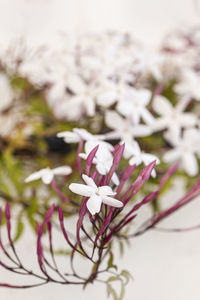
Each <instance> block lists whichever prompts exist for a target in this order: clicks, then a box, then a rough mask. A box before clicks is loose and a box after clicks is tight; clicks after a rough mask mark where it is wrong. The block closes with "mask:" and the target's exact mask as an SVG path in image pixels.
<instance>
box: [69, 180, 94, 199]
mask: <svg viewBox="0 0 200 300" xmlns="http://www.w3.org/2000/svg"><path fill="white" fill-rule="evenodd" d="M69 189H70V191H72V192H73V193H75V194H78V195H81V196H85V197H90V196H91V195H93V194H95V191H94V189H93V188H92V187H91V186H88V185H85V184H79V183H71V184H70V185H69Z"/></svg>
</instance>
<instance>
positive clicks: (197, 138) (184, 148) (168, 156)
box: [163, 128, 200, 176]
mask: <svg viewBox="0 0 200 300" xmlns="http://www.w3.org/2000/svg"><path fill="white" fill-rule="evenodd" d="M199 149H200V131H199V130H198V129H196V128H191V129H187V130H185V131H184V133H183V136H182V138H180V139H179V141H177V143H176V144H175V145H174V148H173V149H172V150H169V151H168V152H166V153H165V154H164V156H163V160H164V161H165V162H167V163H173V162H177V161H180V163H181V166H182V168H183V170H184V171H185V172H186V173H187V174H188V175H190V176H195V175H197V174H198V170H199V167H198V161H197V158H196V156H195V154H199Z"/></svg>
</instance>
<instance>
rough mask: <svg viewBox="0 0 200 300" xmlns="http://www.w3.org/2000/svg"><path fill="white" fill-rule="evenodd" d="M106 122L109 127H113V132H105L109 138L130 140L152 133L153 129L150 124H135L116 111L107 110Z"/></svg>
mask: <svg viewBox="0 0 200 300" xmlns="http://www.w3.org/2000/svg"><path fill="white" fill-rule="evenodd" d="M105 123H106V125H107V126H108V127H109V128H111V129H113V131H112V132H109V133H107V134H105V136H106V138H107V139H108V138H109V139H121V140H123V141H130V140H131V139H133V138H135V137H142V136H148V135H150V134H151V133H152V129H151V128H150V127H149V126H147V125H142V124H138V125H134V124H132V122H131V121H130V120H129V119H128V118H122V117H121V116H120V115H119V114H118V113H117V112H115V111H106V113H105Z"/></svg>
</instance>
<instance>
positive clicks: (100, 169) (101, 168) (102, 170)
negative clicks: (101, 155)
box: [96, 161, 107, 175]
mask: <svg viewBox="0 0 200 300" xmlns="http://www.w3.org/2000/svg"><path fill="white" fill-rule="evenodd" d="M96 168H97V171H98V172H99V173H100V174H101V175H106V173H107V168H106V166H105V164H103V163H102V162H99V161H97V164H96Z"/></svg>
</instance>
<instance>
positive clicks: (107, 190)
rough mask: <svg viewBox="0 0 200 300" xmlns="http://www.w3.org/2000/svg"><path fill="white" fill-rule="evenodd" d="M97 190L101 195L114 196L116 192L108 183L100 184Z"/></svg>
mask: <svg viewBox="0 0 200 300" xmlns="http://www.w3.org/2000/svg"><path fill="white" fill-rule="evenodd" d="M98 190H99V194H100V195H101V196H107V195H109V196H114V195H115V194H116V193H115V192H113V190H112V189H111V187H110V186H109V185H104V186H100V187H99V188H98Z"/></svg>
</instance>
